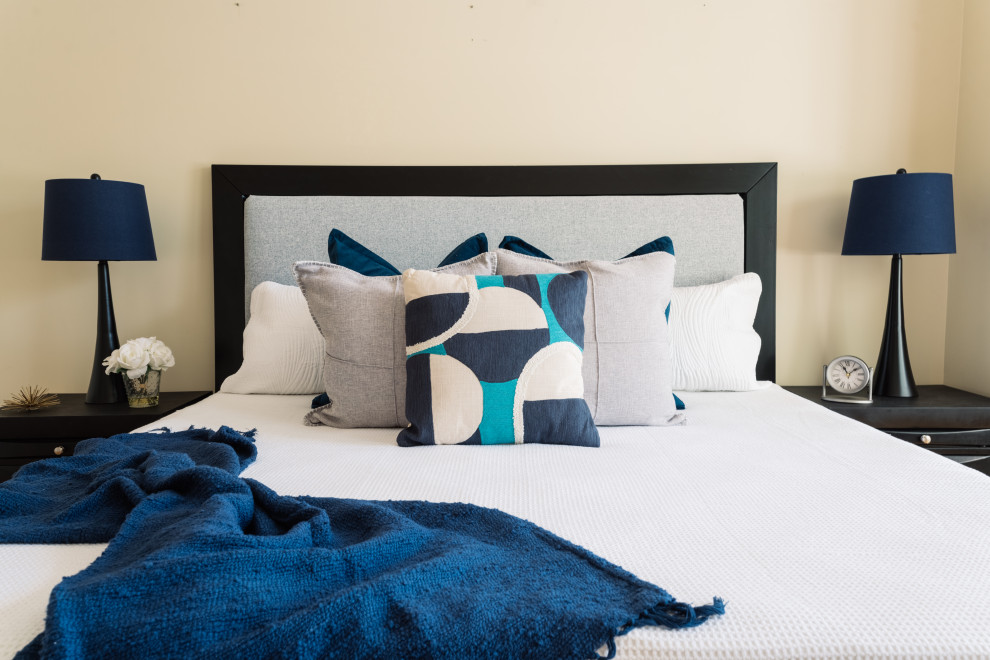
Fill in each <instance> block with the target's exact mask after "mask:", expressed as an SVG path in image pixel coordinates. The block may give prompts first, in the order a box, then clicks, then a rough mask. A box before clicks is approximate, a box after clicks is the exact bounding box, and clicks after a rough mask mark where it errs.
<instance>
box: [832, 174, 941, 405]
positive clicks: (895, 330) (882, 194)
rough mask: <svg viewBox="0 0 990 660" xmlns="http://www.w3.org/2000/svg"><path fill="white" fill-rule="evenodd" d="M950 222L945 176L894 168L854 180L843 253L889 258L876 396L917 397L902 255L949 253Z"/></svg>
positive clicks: (877, 367)
mask: <svg viewBox="0 0 990 660" xmlns="http://www.w3.org/2000/svg"><path fill="white" fill-rule="evenodd" d="M954 218H955V216H954V213H953V206H952V175H950V174H931V173H923V174H908V173H907V172H906V171H904V170H898V171H897V174H889V175H883V176H873V177H868V178H865V179H857V180H856V181H854V182H853V189H852V196H851V197H850V200H849V216H848V218H847V219H846V233H845V238H844V239H843V242H842V254H863V255H867V254H889V255H892V257H891V261H890V290H889V292H888V295H887V317H886V320H885V321H884V327H883V340H882V341H881V342H880V355H879V356H878V357H877V364H876V369H875V371H874V375H873V379H874V383H875V386H874V393H875V394H876V395H878V396H890V397H904V398H907V397H916V396H918V388H917V387H916V386H915V384H914V374H913V373H912V372H911V360H910V358H909V357H908V349H907V337H906V333H905V330H904V288H903V260H902V255H905V254H950V253H954V252H955V251H956V232H955V220H954Z"/></svg>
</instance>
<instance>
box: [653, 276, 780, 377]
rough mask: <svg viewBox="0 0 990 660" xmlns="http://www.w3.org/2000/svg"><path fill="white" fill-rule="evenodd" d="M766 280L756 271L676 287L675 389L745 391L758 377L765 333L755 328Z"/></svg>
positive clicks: (672, 307) (673, 303) (673, 324)
mask: <svg viewBox="0 0 990 660" xmlns="http://www.w3.org/2000/svg"><path fill="white" fill-rule="evenodd" d="M762 290H763V284H762V283H761V282H760V276H759V275H757V274H756V273H744V274H742V275H736V276H735V277H733V278H732V279H728V280H725V281H724V282H718V283H717V284H705V285H702V286H687V287H675V288H674V294H673V297H672V298H671V304H670V338H671V355H672V357H673V365H674V390H694V391H746V390H755V389H760V388H763V387H765V386H766V385H767V384H766V383H761V382H758V381H757V380H756V359H757V357H758V356H759V354H760V336H759V335H758V334H756V330H754V329H753V319H755V318H756V305H757V303H759V301H760V293H761V292H762Z"/></svg>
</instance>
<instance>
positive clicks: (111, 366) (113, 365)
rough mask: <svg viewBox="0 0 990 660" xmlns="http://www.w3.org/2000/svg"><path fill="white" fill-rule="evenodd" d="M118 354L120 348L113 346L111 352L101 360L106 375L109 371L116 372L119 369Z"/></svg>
mask: <svg viewBox="0 0 990 660" xmlns="http://www.w3.org/2000/svg"><path fill="white" fill-rule="evenodd" d="M118 355H120V350H119V349H116V348H115V349H113V353H111V354H110V355H109V356H108V357H107V358H106V359H105V360H103V366H104V367H106V368H107V375H108V376H109V375H110V374H111V373H117V372H118V371H120V362H119V361H118V359H117V356H118Z"/></svg>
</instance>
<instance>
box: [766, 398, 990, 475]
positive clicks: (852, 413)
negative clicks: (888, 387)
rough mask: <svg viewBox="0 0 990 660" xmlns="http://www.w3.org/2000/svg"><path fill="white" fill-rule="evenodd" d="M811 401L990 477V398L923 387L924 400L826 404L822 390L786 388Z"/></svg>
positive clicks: (878, 399) (878, 400)
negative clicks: (947, 457) (952, 459)
mask: <svg viewBox="0 0 990 660" xmlns="http://www.w3.org/2000/svg"><path fill="white" fill-rule="evenodd" d="M784 389H785V390H787V391H788V392H793V393H794V394H797V395H798V396H801V397H804V398H805V399H808V400H809V401H814V402H815V403H817V404H819V405H822V406H825V407H826V408H828V409H830V410H834V411H835V412H837V413H841V414H843V415H845V416H846V417H851V418H852V419H855V420H858V421H860V422H863V423H864V424H869V425H870V426H872V427H874V428H877V429H880V430H881V431H885V432H887V433H889V434H891V435H892V436H895V437H897V438H900V439H901V440H907V441H908V442H911V443H913V444H916V445H918V446H919V447H924V448H925V449H930V450H932V451H934V452H936V453H938V454H941V455H943V456H949V457H951V458H954V459H955V460H957V461H960V462H962V463H965V464H966V465H968V466H969V467H971V468H973V469H975V470H978V471H980V472H983V473H984V474H988V475H990V398H988V397H985V396H980V395H979V394H973V393H972V392H966V391H963V390H957V389H955V388H953V387H946V386H945V385H919V386H918V397H917V398H914V399H901V398H897V397H888V396H875V397H873V403H867V404H859V403H834V402H832V401H822V388H821V386H820V385H814V386H809V387H794V386H791V387H785V388H784Z"/></svg>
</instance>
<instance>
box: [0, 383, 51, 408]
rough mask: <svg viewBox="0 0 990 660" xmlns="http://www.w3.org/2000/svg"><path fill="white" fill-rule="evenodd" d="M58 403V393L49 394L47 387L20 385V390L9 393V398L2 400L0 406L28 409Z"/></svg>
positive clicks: (46, 406)
mask: <svg viewBox="0 0 990 660" xmlns="http://www.w3.org/2000/svg"><path fill="white" fill-rule="evenodd" d="M60 403H61V401H59V400H58V395H57V394H51V393H50V392H49V391H48V388H47V387H40V386H38V385H28V386H27V387H22V388H21V391H20V392H18V393H17V394H14V395H11V398H9V399H6V400H4V402H3V405H2V406H0V408H4V409H6V408H13V409H17V410H25V411H30V410H41V409H42V408H48V407H50V406H57V405H58V404H60Z"/></svg>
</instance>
